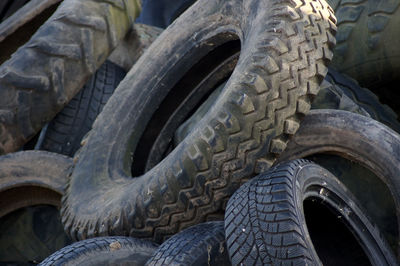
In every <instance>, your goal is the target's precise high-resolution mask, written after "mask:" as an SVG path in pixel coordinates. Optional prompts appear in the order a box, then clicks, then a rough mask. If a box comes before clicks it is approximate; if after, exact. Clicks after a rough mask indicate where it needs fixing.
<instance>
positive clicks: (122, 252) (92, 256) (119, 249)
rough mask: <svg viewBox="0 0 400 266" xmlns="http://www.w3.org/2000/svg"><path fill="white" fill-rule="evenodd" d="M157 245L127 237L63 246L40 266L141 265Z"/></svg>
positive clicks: (98, 239)
mask: <svg viewBox="0 0 400 266" xmlns="http://www.w3.org/2000/svg"><path fill="white" fill-rule="evenodd" d="M156 249H157V245H156V244H154V243H152V242H149V241H145V240H140V239H135V238H130V237H121V236H117V237H97V238H92V239H86V240H83V241H79V242H76V243H73V244H72V245H69V246H66V247H64V248H62V249H60V250H59V251H57V252H55V253H54V254H52V255H51V256H49V257H48V258H46V259H45V260H44V261H43V262H42V263H40V265H42V266H50V265H54V266H56V265H65V266H67V265H82V266H89V265H132V266H134V265H144V263H145V262H146V261H147V260H148V258H149V257H150V256H151V255H152V254H153V252H154V251H155V250H156Z"/></svg>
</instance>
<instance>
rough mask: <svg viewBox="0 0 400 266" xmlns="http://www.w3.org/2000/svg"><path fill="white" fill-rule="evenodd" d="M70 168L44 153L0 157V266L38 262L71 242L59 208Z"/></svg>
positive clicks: (64, 159)
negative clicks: (0, 265)
mask: <svg viewBox="0 0 400 266" xmlns="http://www.w3.org/2000/svg"><path fill="white" fill-rule="evenodd" d="M71 167H72V159H71V158H68V157H65V156H62V155H58V154H52V153H48V152H44V151H26V152H18V153H14V154H9V155H5V156H1V157H0V169H1V171H0V228H2V230H1V231H0V247H1V248H0V263H5V262H8V263H11V262H13V263H17V262H19V263H22V262H24V263H28V262H29V261H30V262H33V261H37V262H38V261H41V260H43V259H44V258H46V257H47V256H48V255H50V254H51V253H53V252H54V251H56V250H57V249H59V248H62V247H63V246H64V245H66V244H69V243H70V239H69V238H68V237H67V236H66V235H65V233H64V231H63V228H62V224H61V219H60V217H59V216H58V215H59V212H58V208H59V207H60V205H61V195H62V193H63V189H64V186H65V183H66V179H67V176H68V175H69V174H70V170H71ZM21 219H22V220H21ZM7 224H9V226H7ZM43 225H45V226H43ZM3 229H4V230H3ZM49 230H50V231H49Z"/></svg>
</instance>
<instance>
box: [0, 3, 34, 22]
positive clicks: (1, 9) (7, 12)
mask: <svg viewBox="0 0 400 266" xmlns="http://www.w3.org/2000/svg"><path fill="white" fill-rule="evenodd" d="M28 1H29V0H3V1H1V2H0V23H1V22H3V21H4V20H5V19H7V18H8V17H10V16H11V15H12V14H14V13H15V12H16V11H17V10H18V9H20V8H21V7H22V6H23V5H25V4H26V3H27V2H28Z"/></svg>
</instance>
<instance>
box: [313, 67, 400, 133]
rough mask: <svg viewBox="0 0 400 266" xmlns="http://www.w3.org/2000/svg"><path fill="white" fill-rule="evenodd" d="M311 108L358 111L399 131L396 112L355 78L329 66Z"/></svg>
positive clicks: (399, 124)
mask: <svg viewBox="0 0 400 266" xmlns="http://www.w3.org/2000/svg"><path fill="white" fill-rule="evenodd" d="M311 108H312V109H337V110H345V111H350V112H353V113H358V114H361V115H364V116H367V117H371V118H373V119H375V120H376V121H379V122H381V123H383V124H385V125H387V126H388V127H390V128H391V129H393V130H395V131H396V132H400V123H399V121H398V119H397V114H396V113H395V112H394V111H393V110H392V109H391V108H390V107H389V106H387V105H385V104H382V103H381V102H380V101H379V99H378V97H377V96H376V95H375V94H374V93H373V92H372V91H370V90H368V89H367V88H363V87H360V86H359V85H358V83H357V81H356V80H354V79H352V78H350V77H348V76H347V75H345V74H341V73H338V72H336V71H334V70H333V69H331V68H329V71H328V74H327V75H326V77H325V80H324V82H323V83H322V84H321V88H320V92H319V93H318V95H317V96H316V98H315V99H314V101H313V103H312V105H311Z"/></svg>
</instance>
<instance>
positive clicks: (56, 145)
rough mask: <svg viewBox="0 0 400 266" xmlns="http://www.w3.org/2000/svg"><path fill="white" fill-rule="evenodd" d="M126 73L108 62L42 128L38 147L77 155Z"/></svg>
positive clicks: (68, 154)
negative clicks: (82, 142) (81, 144)
mask: <svg viewBox="0 0 400 266" xmlns="http://www.w3.org/2000/svg"><path fill="white" fill-rule="evenodd" d="M125 75H126V72H125V71H124V70H123V69H121V68H120V67H118V66H117V65H115V64H114V63H111V62H109V61H105V62H104V63H103V64H102V65H101V66H100V68H99V69H98V70H97V71H96V73H95V74H94V75H92V76H91V77H90V79H89V81H88V82H87V83H86V84H85V86H83V88H82V89H81V90H80V91H79V93H78V94H77V95H75V96H74V98H72V100H71V101H70V102H69V103H68V105H67V106H65V107H64V109H63V110H62V111H61V112H60V113H58V114H57V115H56V117H55V118H54V119H53V120H52V121H51V122H50V123H49V124H48V126H46V127H45V128H44V129H42V132H41V136H40V137H39V142H40V143H37V146H36V147H37V149H39V150H46V151H50V152H56V153H60V154H64V155H67V156H74V154H75V152H76V151H77V150H78V149H79V147H80V143H81V141H82V138H83V136H84V135H85V134H86V133H87V132H88V131H89V130H90V129H91V128H92V125H93V122H94V120H95V119H96V117H97V116H98V115H99V113H100V112H101V110H103V107H104V105H105V104H106V103H107V101H108V99H109V98H110V97H111V95H112V94H113V93H114V90H115V88H116V87H117V86H118V84H119V83H120V82H121V80H122V79H123V78H124V77H125Z"/></svg>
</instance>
